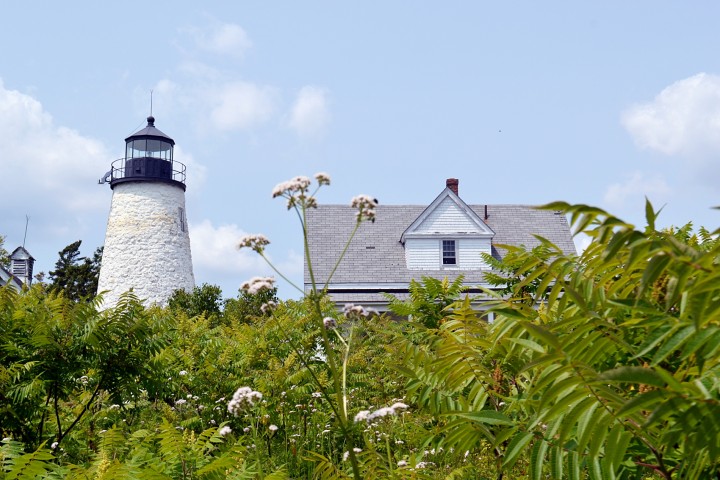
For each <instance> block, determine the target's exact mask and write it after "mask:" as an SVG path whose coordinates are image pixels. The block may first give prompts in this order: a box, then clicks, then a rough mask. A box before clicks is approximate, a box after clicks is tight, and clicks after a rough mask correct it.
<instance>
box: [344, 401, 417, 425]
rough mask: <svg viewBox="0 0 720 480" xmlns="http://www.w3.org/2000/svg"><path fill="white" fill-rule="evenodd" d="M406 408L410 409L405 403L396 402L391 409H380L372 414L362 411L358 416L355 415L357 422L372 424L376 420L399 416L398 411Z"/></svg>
mask: <svg viewBox="0 0 720 480" xmlns="http://www.w3.org/2000/svg"><path fill="white" fill-rule="evenodd" d="M406 408H408V406H407V405H405V404H404V403H400V402H396V403H393V404H392V405H391V406H389V407H382V408H378V409H377V410H375V411H374V412H372V413H371V412H370V411H369V410H362V411H360V412H358V414H357V415H355V422H362V421H367V422H370V421H372V420H375V419H376V418H382V417H387V416H392V415H397V413H398V412H397V410H403V409H406Z"/></svg>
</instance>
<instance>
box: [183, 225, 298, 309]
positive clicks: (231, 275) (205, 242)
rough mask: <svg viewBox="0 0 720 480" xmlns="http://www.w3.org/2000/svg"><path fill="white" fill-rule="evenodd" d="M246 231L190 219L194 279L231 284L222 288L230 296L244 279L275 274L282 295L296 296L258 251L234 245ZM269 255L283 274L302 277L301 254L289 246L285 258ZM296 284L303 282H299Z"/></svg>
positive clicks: (237, 227)
mask: <svg viewBox="0 0 720 480" xmlns="http://www.w3.org/2000/svg"><path fill="white" fill-rule="evenodd" d="M246 234H247V233H246V232H245V231H243V230H242V229H241V228H240V227H239V226H237V225H235V224H222V225H219V226H215V225H213V224H212V222H211V221H210V220H207V219H205V220H202V221H200V222H199V223H194V222H192V223H190V243H191V245H192V257H193V269H194V271H195V282H196V283H197V284H201V283H211V284H223V285H225V286H227V285H234V287H233V288H230V289H227V288H226V289H225V292H224V293H225V295H226V296H233V295H235V294H237V289H238V288H239V287H240V284H241V283H242V282H244V281H245V280H248V279H249V278H251V277H254V276H258V275H267V276H272V277H275V279H276V280H277V281H278V284H279V285H280V289H281V290H283V294H282V296H288V295H295V296H296V295H297V291H295V290H294V289H291V288H290V287H289V286H288V285H287V284H286V283H285V282H284V281H283V280H282V279H281V278H280V277H279V276H278V275H277V273H276V272H274V271H273V270H272V268H271V267H270V266H269V265H268V264H267V262H265V260H264V259H263V258H262V257H261V256H260V255H258V254H257V253H256V252H254V251H252V250H250V249H247V248H244V249H241V250H238V249H237V244H238V242H239V241H240V238H241V237H243V236H244V235H246ZM266 255H268V253H267V252H266ZM268 258H269V259H270V261H272V262H273V264H274V265H275V266H276V267H277V268H278V269H279V270H280V271H281V272H283V275H285V276H287V277H289V278H300V279H302V272H303V257H302V255H300V254H298V253H297V252H295V251H293V250H290V251H289V252H288V253H287V256H286V257H285V258H284V259H279V260H276V259H274V258H273V257H272V256H269V255H268ZM299 286H302V284H301V283H300V284H299ZM285 290H287V291H285Z"/></svg>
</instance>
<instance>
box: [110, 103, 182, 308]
mask: <svg viewBox="0 0 720 480" xmlns="http://www.w3.org/2000/svg"><path fill="white" fill-rule="evenodd" d="M174 147H175V141H174V140H173V139H172V138H170V137H169V136H167V135H165V134H164V133H163V132H161V131H160V130H158V129H157V128H156V127H155V118H154V117H152V116H150V117H148V118H147V126H146V127H145V128H143V129H142V130H139V131H138V132H136V133H134V134H132V135H130V136H129V137H128V138H126V139H125V156H124V157H123V158H120V159H118V160H115V161H114V162H112V166H111V170H110V171H109V172H108V173H107V174H105V177H104V178H103V179H101V180H100V183H109V184H110V188H111V189H112V202H111V205H110V215H109V217H108V223H107V230H106V232H105V245H104V249H103V256H102V264H101V266H100V278H99V281H98V292H105V293H104V301H103V308H110V307H114V306H115V305H116V304H117V302H118V300H119V298H120V295H121V294H122V293H124V292H127V291H128V290H130V289H132V290H133V292H134V293H135V295H137V296H138V297H139V298H140V299H141V300H143V301H145V303H146V304H148V305H150V304H158V305H164V304H166V303H167V301H168V299H169V298H170V296H171V295H172V293H173V292H174V291H175V290H177V289H183V290H186V291H191V290H192V289H193V287H194V286H195V278H194V276H193V269H192V255H191V253H190V235H189V232H188V225H187V217H186V214H185V179H186V173H185V165H183V164H182V163H180V162H178V161H176V160H175V159H174V158H173V149H174Z"/></svg>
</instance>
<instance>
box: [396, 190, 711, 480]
mask: <svg viewBox="0 0 720 480" xmlns="http://www.w3.org/2000/svg"><path fill="white" fill-rule="evenodd" d="M547 208H551V209H554V210H562V211H563V212H565V213H566V214H568V215H570V217H571V219H572V223H573V224H574V225H575V227H576V229H577V230H578V231H582V232H585V233H586V234H588V235H589V236H590V237H591V238H592V239H593V241H592V243H591V245H590V246H589V247H588V248H587V249H586V250H585V252H583V254H582V255H580V256H572V255H569V256H568V255H562V254H560V253H559V251H558V249H556V248H555V247H554V246H553V245H551V244H549V243H548V242H546V241H543V242H544V243H543V244H544V246H545V247H546V249H547V251H550V252H556V254H555V255H552V256H548V255H546V254H545V251H537V250H533V251H529V252H520V251H518V252H515V256H514V257H513V263H512V264H511V265H509V266H508V268H511V269H514V271H515V272H516V275H517V279H516V280H519V281H516V282H515V283H513V284H512V288H513V290H512V292H511V295H510V298H509V299H499V300H497V302H496V305H495V307H494V308H493V311H494V312H495V314H496V321H495V322H494V323H493V324H491V325H481V324H480V322H478V319H477V318H473V315H472V314H471V312H469V311H468V308H469V304H468V302H467V301H466V302H463V303H457V304H456V305H455V307H454V311H453V313H452V314H451V315H450V318H451V320H450V321H448V322H445V323H443V324H442V325H441V326H440V328H439V330H438V331H437V332H432V331H429V332H428V333H427V337H426V338H425V339H424V341H423V342H420V343H419V344H418V343H417V342H409V341H404V342H403V348H404V349H405V351H406V361H405V362H404V363H405V367H404V368H405V370H404V373H405V374H406V375H407V376H408V377H409V378H410V381H409V383H408V387H409V393H410V394H411V398H413V399H414V400H415V401H416V402H418V403H419V404H420V405H422V406H423V407H425V408H427V409H428V410H429V411H430V412H432V413H433V414H434V415H436V416H437V417H438V418H439V419H440V420H444V421H445V422H446V423H445V424H442V425H441V428H439V429H438V431H437V432H436V433H435V434H434V435H433V437H432V438H433V441H435V442H438V443H439V444H443V445H451V446H453V447H455V448H457V449H467V450H468V451H471V452H472V451H478V450H482V449H483V448H484V446H485V445H490V446H491V448H492V451H493V452H494V455H495V457H496V462H495V469H496V472H498V473H501V472H511V471H513V469H517V468H521V469H525V468H528V469H529V472H530V476H531V478H544V477H545V476H546V475H550V476H551V477H552V478H563V475H567V478H581V475H589V476H590V478H627V479H630V478H644V477H646V476H651V475H653V476H654V475H657V476H660V477H661V478H690V479H700V478H710V477H711V476H714V475H715V474H716V473H717V471H718V468H720V447H718V445H720V427H718V423H717V418H718V415H719V414H720V379H719V378H718V373H719V370H718V367H717V366H718V365H719V364H720V362H719V361H718V360H720V353H719V352H720V348H718V345H719V343H718V339H720V321H719V320H718V318H720V317H719V316H718V312H720V268H718V255H719V254H720V245H718V242H717V241H716V240H715V238H714V236H711V235H709V234H708V233H707V231H706V230H701V231H700V232H701V233H699V235H698V237H694V236H693V235H688V229H687V228H685V227H683V228H681V229H672V230H665V231H656V230H654V222H655V216H656V212H654V211H653V209H652V207H651V206H649V208H648V209H647V218H648V228H646V229H644V230H643V231H640V230H636V229H635V228H634V227H633V226H632V225H629V224H627V223H625V222H623V221H622V220H620V219H618V218H616V217H613V216H611V215H609V214H607V213H606V212H604V211H602V210H600V209H597V208H593V207H587V206H583V205H577V206H572V205H568V204H564V203H556V204H552V205H549V206H548V207H547ZM692 238H700V239H702V240H701V241H694V240H691V239H692ZM530 282H535V285H536V288H535V289H534V292H533V294H534V298H533V300H534V302H533V303H534V305H533V304H530V303H529V302H527V301H523V302H517V301H515V300H516V299H517V298H524V297H526V296H527V294H528V293H529V292H528V291H523V289H524V288H525V287H526V286H527V285H529V283H530ZM659 291H661V292H662V294H661V295H659V294H658V292H659ZM581 472H585V473H581Z"/></svg>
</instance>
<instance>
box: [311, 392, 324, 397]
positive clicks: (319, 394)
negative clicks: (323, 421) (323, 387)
mask: <svg viewBox="0 0 720 480" xmlns="http://www.w3.org/2000/svg"><path fill="white" fill-rule="evenodd" d="M312 397H313V398H322V393H320V392H313V393H312Z"/></svg>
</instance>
